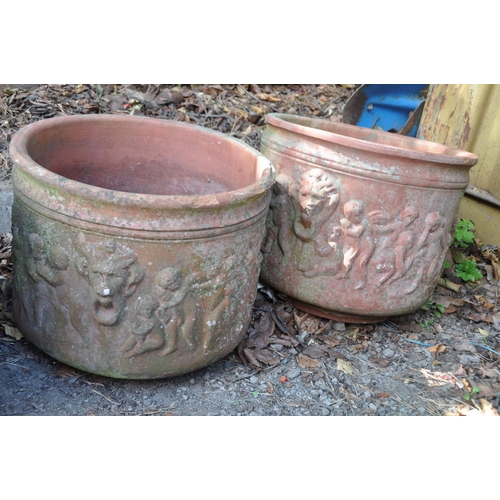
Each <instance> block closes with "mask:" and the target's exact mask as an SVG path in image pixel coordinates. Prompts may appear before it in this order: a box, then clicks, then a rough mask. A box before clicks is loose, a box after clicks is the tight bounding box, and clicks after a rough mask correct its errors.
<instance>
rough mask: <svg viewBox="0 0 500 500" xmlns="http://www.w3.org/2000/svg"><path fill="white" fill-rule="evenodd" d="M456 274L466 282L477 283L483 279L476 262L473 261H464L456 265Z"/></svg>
mask: <svg viewBox="0 0 500 500" xmlns="http://www.w3.org/2000/svg"><path fill="white" fill-rule="evenodd" d="M455 274H456V275H457V276H458V277H459V278H462V279H463V280H464V281H476V280H479V279H481V278H482V277H483V275H482V274H481V271H480V270H479V269H478V268H477V265H476V261H475V260H472V259H465V260H462V262H460V263H459V264H456V265H455Z"/></svg>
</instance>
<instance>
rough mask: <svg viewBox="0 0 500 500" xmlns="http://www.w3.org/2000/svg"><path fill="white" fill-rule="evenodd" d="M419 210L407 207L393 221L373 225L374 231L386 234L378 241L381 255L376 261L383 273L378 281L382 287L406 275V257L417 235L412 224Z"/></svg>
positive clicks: (377, 268) (377, 267)
mask: <svg viewBox="0 0 500 500" xmlns="http://www.w3.org/2000/svg"><path fill="white" fill-rule="evenodd" d="M418 215H419V214H418V211H417V209H416V208H415V207H413V206H410V207H407V208H405V209H404V210H403V211H402V212H401V215H400V216H399V217H398V218H395V219H394V220H393V221H392V222H388V223H384V224H377V225H374V227H373V232H374V233H375V234H377V235H380V234H382V235H385V234H387V236H383V237H382V238H380V239H379V240H378V241H377V251H378V252H379V255H380V256H381V257H380V259H379V261H378V262H377V263H376V266H375V267H376V270H377V271H378V272H379V273H383V275H382V277H381V278H380V279H379V281H378V283H377V288H380V287H381V286H382V285H383V284H384V283H385V282H387V284H388V285H389V284H390V283H392V282H394V281H396V280H398V279H400V278H402V277H403V276H405V274H406V271H407V267H406V263H405V260H406V257H407V255H408V252H409V250H410V249H411V248H412V246H413V245H414V244H415V236H414V234H413V231H412V230H411V225H412V224H413V222H414V221H415V220H416V219H417V218H418Z"/></svg>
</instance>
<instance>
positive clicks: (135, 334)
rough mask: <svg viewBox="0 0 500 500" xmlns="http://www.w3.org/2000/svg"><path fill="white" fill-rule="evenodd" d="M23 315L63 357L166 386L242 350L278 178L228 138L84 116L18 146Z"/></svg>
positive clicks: (17, 300) (190, 128) (29, 130)
mask: <svg viewBox="0 0 500 500" xmlns="http://www.w3.org/2000/svg"><path fill="white" fill-rule="evenodd" d="M10 154H11V157H12V160H13V162H14V169H13V174H12V178H13V186H14V206H13V213H12V223H13V276H14V280H13V281H14V283H13V285H14V311H15V312H14V314H15V319H16V323H17V325H18V328H19V329H20V331H21V332H22V333H23V334H24V336H25V337H26V338H27V339H28V340H29V341H31V342H32V343H33V344H35V345H36V346H37V347H39V348H40V349H41V350H43V351H45V352H46V353H47V354H49V355H51V356H53V357H54V358H56V359H58V360H60V361H63V362H64V363H67V364H69V365H71V366H74V367H77V368H81V369H83V370H86V371H89V372H93V373H97V374H101V375H106V376H110V377H117V378H137V379H139V378H142V379H145V378H161V377H169V376H173V375H180V374H182V373H186V372H190V371H193V370H196V369H198V368H201V367H203V366H206V365H208V364H210V363H212V362H214V361H216V360H217V359H219V358H221V357H223V356H225V355H226V354H228V353H229V352H230V351H231V350H233V349H234V348H235V347H236V346H237V344H238V343H239V342H240V341H241V339H242V337H243V336H244V334H245V332H246V329H247V328H248V325H249V322H250V316H251V311H252V305H253V301H254V299H255V294H256V289H257V279H258V273H259V265H260V259H261V255H260V246H261V241H262V238H263V235H264V232H265V218H266V213H267V211H268V206H269V200H270V197H271V186H272V184H273V182H274V180H275V173H274V169H273V167H272V165H271V164H270V162H269V161H268V160H267V159H266V158H265V157H264V156H263V155H261V154H260V153H259V152H258V151H256V150H254V149H253V148H251V147H249V146H246V145H245V144H243V143H241V142H239V141H237V140H235V139H232V138H229V137H227V136H225V135H223V134H221V133H218V132H214V131H211V130H209V129H204V128H202V127H197V126H194V125H186V124H181V123H177V122H172V121H167V120H158V119H151V118H140V117H128V116H124V117H123V116H117V115H114V116H109V115H107V116H106V115H101V116H97V115H93V116H72V117H64V118H53V119H49V120H45V121H40V122H37V123H34V124H31V125H29V126H27V127H25V128H23V129H22V130H20V131H19V132H18V133H17V134H16V135H15V137H14V138H13V140H12V142H11V146H10Z"/></svg>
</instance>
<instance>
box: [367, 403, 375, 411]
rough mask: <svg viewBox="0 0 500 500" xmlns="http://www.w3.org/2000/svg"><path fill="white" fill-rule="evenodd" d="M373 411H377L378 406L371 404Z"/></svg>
mask: <svg viewBox="0 0 500 500" xmlns="http://www.w3.org/2000/svg"><path fill="white" fill-rule="evenodd" d="M368 406H369V407H370V408H371V409H372V410H376V409H377V405H375V404H373V403H370V404H369V405H368Z"/></svg>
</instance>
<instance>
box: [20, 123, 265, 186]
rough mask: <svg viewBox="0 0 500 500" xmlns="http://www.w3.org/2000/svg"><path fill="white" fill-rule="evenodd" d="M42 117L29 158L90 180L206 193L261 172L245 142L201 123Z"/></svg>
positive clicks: (253, 179) (248, 180)
mask: <svg viewBox="0 0 500 500" xmlns="http://www.w3.org/2000/svg"><path fill="white" fill-rule="evenodd" d="M85 118H87V117H85ZM47 122H48V121H47ZM44 125H46V126H44V127H41V128H40V129H38V131H37V132H36V133H33V134H32V135H31V136H30V137H29V139H28V142H27V145H26V148H27V153H28V155H29V156H30V157H31V159H32V160H34V161H35V162H36V163H38V164H39V165H40V166H42V167H43V168H45V169H47V170H50V171H51V172H53V173H55V174H58V175H61V176H63V177H65V178H68V179H71V180H74V181H78V182H82V183H85V184H90V185H92V186H97V187H101V188H106V189H112V190H116V191H125V192H129V193H141V194H153V195H206V194H214V193H221V192H227V191H234V190H238V189H243V188H245V187H248V186H250V185H252V184H254V183H256V182H257V181H258V180H259V179H260V177H261V174H262V169H261V168H259V167H258V157H257V155H256V152H255V151H254V150H253V149H252V148H250V147H247V146H245V145H244V144H242V143H239V142H237V141H234V140H232V139H230V138H225V137H224V136H222V135H220V134H217V133H214V132H212V131H210V130H209V129H203V128H201V127H195V126H189V125H184V124H179V123H176V122H169V121H166V120H165V121H162V120H153V119H147V118H146V119H142V118H137V119H134V118H129V117H124V118H121V117H120V118H116V120H115V119H113V120H109V119H106V120H102V119H99V118H98V117H92V119H82V120H78V119H77V120H61V121H59V120H57V119H54V122H53V123H51V124H49V123H46V124H44Z"/></svg>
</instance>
